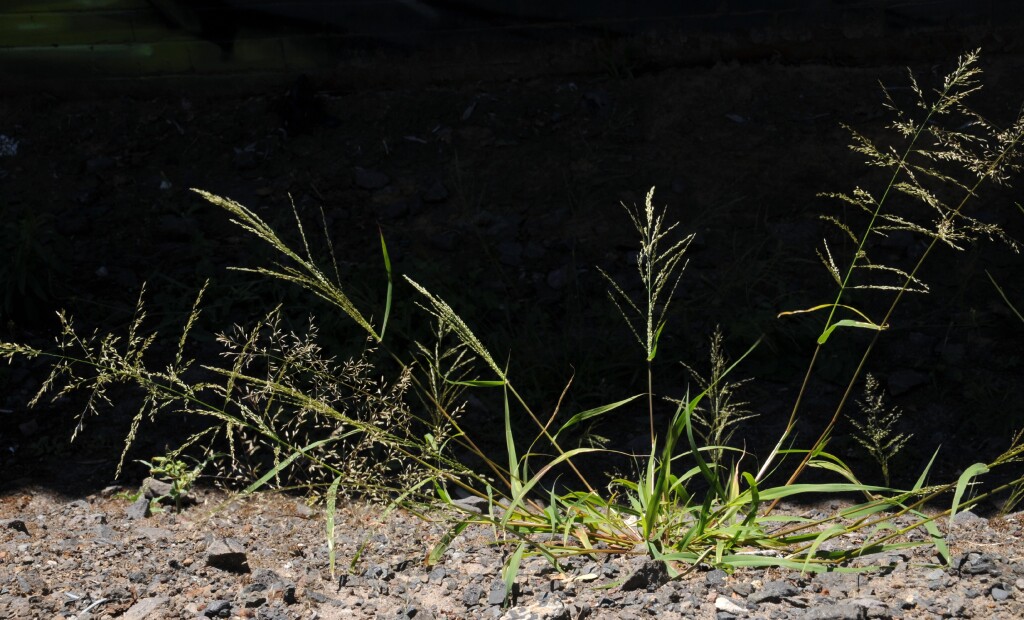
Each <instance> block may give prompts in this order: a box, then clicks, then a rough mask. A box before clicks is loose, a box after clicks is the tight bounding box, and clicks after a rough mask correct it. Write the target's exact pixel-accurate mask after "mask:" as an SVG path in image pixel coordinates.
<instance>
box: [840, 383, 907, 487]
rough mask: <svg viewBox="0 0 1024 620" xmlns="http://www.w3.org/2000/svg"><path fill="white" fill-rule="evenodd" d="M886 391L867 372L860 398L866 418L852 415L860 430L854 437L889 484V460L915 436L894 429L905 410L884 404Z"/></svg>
mask: <svg viewBox="0 0 1024 620" xmlns="http://www.w3.org/2000/svg"><path fill="white" fill-rule="evenodd" d="M884 400H885V392H884V390H883V389H882V386H881V385H879V383H878V380H877V379H876V378H875V376H874V375H872V374H871V373H868V375H867V376H866V377H865V379H864V398H863V399H862V400H858V401H857V405H858V406H859V407H860V410H861V412H862V413H863V414H864V421H863V422H861V421H859V420H857V418H855V417H854V416H849V418H850V423H851V424H853V426H854V428H856V429H857V432H856V433H854V435H853V438H854V439H855V440H856V441H857V443H859V444H860V445H861V446H863V448H864V449H865V450H867V451H868V454H870V455H871V458H873V459H875V462H877V463H878V465H879V466H880V467H881V468H882V479H883V480H884V481H885V486H889V484H890V473H889V471H890V470H889V463H890V462H891V461H892V459H893V457H895V456H896V455H897V454H899V452H900V450H902V449H903V446H905V445H907V441H909V440H910V438H911V437H913V435H912V434H911V435H907V434H905V433H897V432H896V431H895V429H894V427H895V426H896V424H897V423H898V422H899V420H900V417H901V416H902V415H903V412H902V411H900V409H899V408H898V407H892V408H888V407H886V406H885V403H884Z"/></svg>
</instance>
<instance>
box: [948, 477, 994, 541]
mask: <svg viewBox="0 0 1024 620" xmlns="http://www.w3.org/2000/svg"><path fill="white" fill-rule="evenodd" d="M985 473H988V465H985V464H984V463H975V464H974V465H971V466H970V467H968V468H967V469H966V470H964V473H962V474H960V478H959V479H958V480H957V481H956V491H955V492H954V493H953V507H952V508H950V509H949V524H950V525H951V526H952V525H953V517H955V516H956V511H957V508H959V507H960V500H961V499H962V498H963V496H964V491H966V490H967V485H968V484H970V483H971V480H973V479H974V478H975V477H977V476H980V475H981V474H985Z"/></svg>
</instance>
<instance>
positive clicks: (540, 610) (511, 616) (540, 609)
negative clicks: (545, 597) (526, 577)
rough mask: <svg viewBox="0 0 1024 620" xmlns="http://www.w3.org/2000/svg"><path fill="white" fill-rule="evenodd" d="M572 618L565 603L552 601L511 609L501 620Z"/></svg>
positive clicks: (557, 619)
mask: <svg viewBox="0 0 1024 620" xmlns="http://www.w3.org/2000/svg"><path fill="white" fill-rule="evenodd" d="M572 617H573V616H572V615H571V614H570V612H569V609H568V608H566V606H565V603H563V602H562V601H559V600H553V601H545V602H543V603H539V604H536V605H524V606H520V607H513V608H511V609H509V610H508V611H506V612H505V613H504V614H502V616H501V620H570V618H572Z"/></svg>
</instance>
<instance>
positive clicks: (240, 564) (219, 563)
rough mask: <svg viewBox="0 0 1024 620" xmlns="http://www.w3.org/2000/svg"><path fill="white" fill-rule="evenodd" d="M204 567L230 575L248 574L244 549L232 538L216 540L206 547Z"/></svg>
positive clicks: (247, 563) (247, 562)
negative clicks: (229, 573) (227, 572)
mask: <svg viewBox="0 0 1024 620" xmlns="http://www.w3.org/2000/svg"><path fill="white" fill-rule="evenodd" d="M206 565H207V566H209V567H211V568H218V569H220V570H226V571H229V572H232V573H248V572H249V560H248V558H247V557H246V555H245V547H243V546H242V543H240V542H238V541H237V540H235V539H234V538H216V539H214V540H213V541H212V542H210V543H209V544H208V545H207V547H206Z"/></svg>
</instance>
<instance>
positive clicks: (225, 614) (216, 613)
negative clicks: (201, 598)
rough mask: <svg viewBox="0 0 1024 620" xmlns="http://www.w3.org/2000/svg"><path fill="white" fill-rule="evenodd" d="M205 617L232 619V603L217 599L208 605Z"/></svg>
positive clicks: (204, 611)
mask: <svg viewBox="0 0 1024 620" xmlns="http://www.w3.org/2000/svg"><path fill="white" fill-rule="evenodd" d="M203 615H204V616H206V617H207V618H229V617H231V601H225V600H221V599H217V600H214V601H210V602H209V603H207V604H206V608H205V609H204V610H203Z"/></svg>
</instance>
